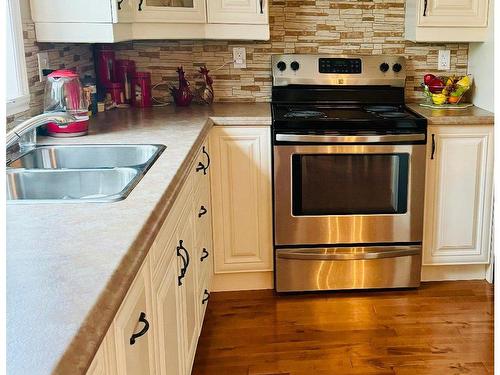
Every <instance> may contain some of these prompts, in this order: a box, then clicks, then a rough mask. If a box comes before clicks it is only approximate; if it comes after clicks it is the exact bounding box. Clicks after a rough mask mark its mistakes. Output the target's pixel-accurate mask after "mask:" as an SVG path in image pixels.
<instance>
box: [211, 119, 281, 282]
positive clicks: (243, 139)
mask: <svg viewBox="0 0 500 375" xmlns="http://www.w3.org/2000/svg"><path fill="white" fill-rule="evenodd" d="M270 137H271V130H270V128H269V126H216V127H214V128H213V129H212V131H211V134H210V150H211V152H212V163H213V169H212V172H211V173H212V174H211V179H212V189H211V193H212V203H213V209H214V220H213V223H214V249H215V252H216V254H215V266H214V269H215V273H216V274H221V273H238V272H260V271H272V269H273V260H272V255H273V248H272V244H273V241H272V227H273V226H272V191H271V138H270Z"/></svg>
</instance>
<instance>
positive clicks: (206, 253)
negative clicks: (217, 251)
mask: <svg viewBox="0 0 500 375" xmlns="http://www.w3.org/2000/svg"><path fill="white" fill-rule="evenodd" d="M209 255H210V254H209V252H208V251H207V249H205V248H203V255H202V256H201V258H200V262H203V261H204V260H205V259H207V258H208V256H209Z"/></svg>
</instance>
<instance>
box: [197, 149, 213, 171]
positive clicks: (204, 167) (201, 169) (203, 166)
mask: <svg viewBox="0 0 500 375" xmlns="http://www.w3.org/2000/svg"><path fill="white" fill-rule="evenodd" d="M202 152H203V153H204V154H205V155H206V156H207V165H206V166H205V164H203V163H202V162H201V161H200V162H199V163H198V166H197V167H196V172H200V171H203V174H204V175H206V174H207V170H208V168H209V167H210V155H208V152H207V150H205V146H203V149H202Z"/></svg>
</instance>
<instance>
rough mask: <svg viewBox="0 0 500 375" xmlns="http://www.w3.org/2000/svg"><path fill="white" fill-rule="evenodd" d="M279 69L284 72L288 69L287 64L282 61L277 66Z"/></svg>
mask: <svg viewBox="0 0 500 375" xmlns="http://www.w3.org/2000/svg"><path fill="white" fill-rule="evenodd" d="M276 66H277V67H278V69H279V70H280V71H281V72H282V71H284V70H285V69H286V64H285V62H284V61H280V62H279V63H278V64H277V65H276Z"/></svg>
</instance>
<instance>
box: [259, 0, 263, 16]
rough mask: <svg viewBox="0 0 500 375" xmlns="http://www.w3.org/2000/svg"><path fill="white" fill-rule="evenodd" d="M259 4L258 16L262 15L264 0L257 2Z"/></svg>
mask: <svg viewBox="0 0 500 375" xmlns="http://www.w3.org/2000/svg"><path fill="white" fill-rule="evenodd" d="M259 3H260V14H264V0H259Z"/></svg>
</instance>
